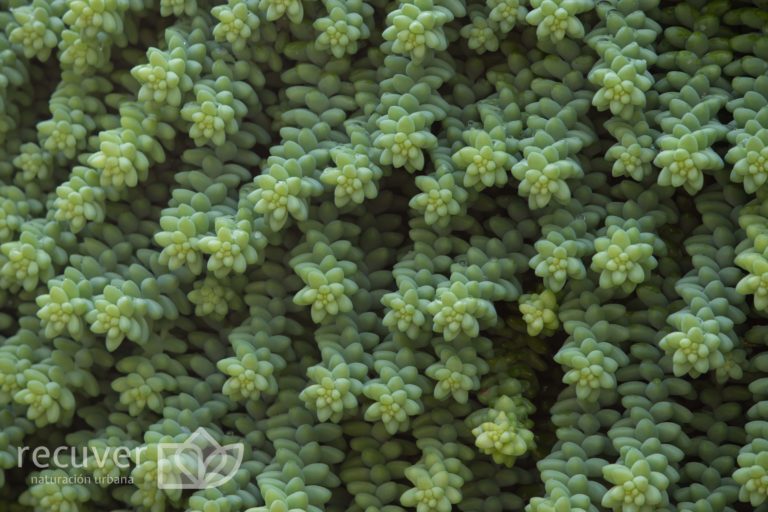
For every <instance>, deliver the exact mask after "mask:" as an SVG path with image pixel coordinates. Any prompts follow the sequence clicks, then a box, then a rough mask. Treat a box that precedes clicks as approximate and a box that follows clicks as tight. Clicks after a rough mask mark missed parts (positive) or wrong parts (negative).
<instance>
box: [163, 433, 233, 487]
mask: <svg viewBox="0 0 768 512" xmlns="http://www.w3.org/2000/svg"><path fill="white" fill-rule="evenodd" d="M244 452H245V446H244V445H243V443H233V444H228V445H225V446H221V445H220V444H219V443H218V441H216V440H215V439H214V438H213V437H212V436H211V434H209V433H208V431H207V430H206V429H205V428H203V427H198V429H197V430H195V431H194V432H193V433H192V434H191V435H190V436H189V437H188V438H187V439H186V441H184V442H183V443H158V444H157V460H158V471H157V488H158V489H165V490H171V489H175V490H181V489H194V490H200V489H213V488H216V487H219V486H221V485H224V484H225V483H227V482H229V481H230V480H231V479H232V478H234V476H235V474H236V473H237V470H238V469H240V465H241V464H242V462H243V455H244ZM222 471H226V472H225V473H222Z"/></svg>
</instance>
